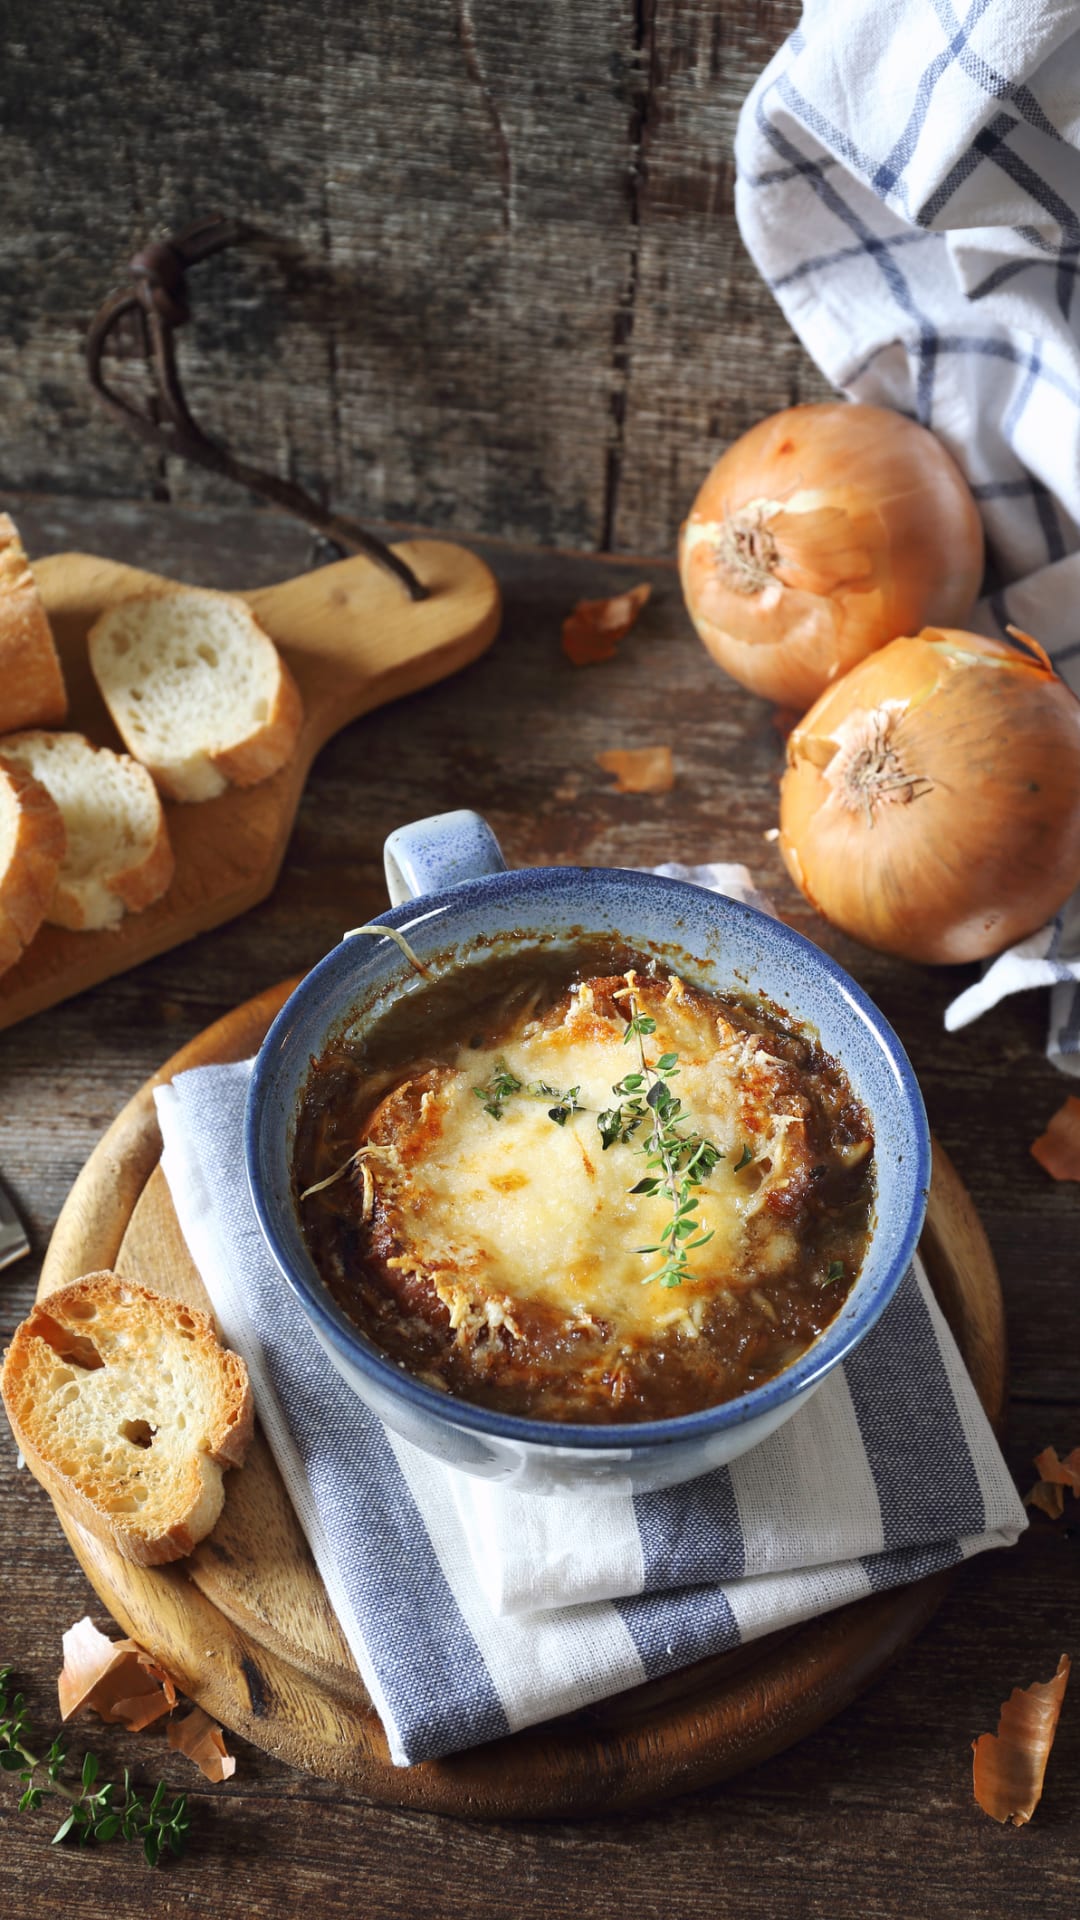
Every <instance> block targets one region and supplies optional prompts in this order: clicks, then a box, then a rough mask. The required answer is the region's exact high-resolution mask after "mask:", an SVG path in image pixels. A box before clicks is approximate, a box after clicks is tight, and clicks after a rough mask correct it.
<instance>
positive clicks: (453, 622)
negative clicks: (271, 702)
mask: <svg viewBox="0 0 1080 1920" xmlns="http://www.w3.org/2000/svg"><path fill="white" fill-rule="evenodd" d="M394 551H395V552H397V553H400V554H401V556H402V558H403V559H405V560H407V562H408V564H409V565H410V566H411V567H412V568H413V570H414V571H415V572H416V573H417V574H418V575H419V577H420V579H421V580H422V581H423V582H424V585H425V586H426V587H427V588H428V598H427V599H426V600H420V601H415V600H410V598H409V596H408V594H407V593H406V592H405V591H404V589H403V588H402V587H401V585H400V584H399V582H398V581H397V580H395V579H394V578H393V577H392V575H390V574H388V573H386V572H384V571H383V569H382V568H381V567H377V566H376V565H375V564H374V563H373V562H372V561H371V560H368V559H365V558H364V556H363V555H354V556H353V557H352V558H351V559H348V560H339V561H336V562H335V563H334V564H333V565H332V566H329V567H319V568H317V569H316V570H315V571H314V572H313V573H304V574H299V575H298V576H297V577H296V578H295V579H293V580H284V581H282V582H281V584H280V585H278V586H273V587H259V588H257V589H256V590H255V591H254V592H250V593H247V594H245V596H244V597H245V599H246V600H248V602H249V603H250V605H251V607H252V610H253V611H254V613H255V614H256V615H257V617H258V619H259V620H260V621H261V622H262V624H263V626H264V627H265V628H266V631H267V632H268V633H269V634H270V636H271V638H272V639H273V640H275V641H276V643H277V644H278V646H279V647H281V648H282V650H283V651H284V652H285V653H286V654H287V656H288V658H289V663H290V665H291V667H292V669H293V672H294V673H295V674H296V677H297V680H298V682H299V684H300V690H301V693H302V695H303V700H304V731H303V735H302V743H303V746H304V747H305V748H306V749H307V750H308V752H307V757H308V758H309V759H310V758H311V757H312V756H313V755H314V754H315V753H317V752H318V750H319V748H320V747H321V746H322V745H323V744H324V742H325V741H327V740H328V739H329V738H330V736H331V734H333V733H336V732H337V731H338V729H339V728H340V727H343V726H346V725H347V724H348V722H349V721H350V720H355V719H357V718H358V716H359V715H360V714H362V713H367V712H369V711H370V709H371V708H372V707H377V706H382V705H383V704H384V703H385V702H386V701H388V700H394V699H396V698H397V697H398V696H399V695H400V694H403V693H413V692H415V691H416V689H417V688H418V687H423V686H427V685H428V684H429V683H430V682H431V681H433V680H441V679H442V678H443V677H444V675H446V674H448V673H453V672H454V671H455V670H456V669H457V668H458V667H462V666H465V665H466V664H467V663H468V662H469V661H470V660H473V659H475V658H476V655H477V654H478V653H480V652H481V651H482V650H483V648H484V647H485V646H486V645H487V644H488V642H489V641H490V640H491V639H492V638H493V636H494V634H495V632H496V630H497V628H498V624H499V613H500V604H499V589H498V585H497V583H496V581H495V577H494V575H493V574H492V572H491V570H490V568H488V567H486V566H485V565H484V562H483V561H482V560H480V559H478V558H477V556H476V555H475V554H474V553H470V552H469V551H468V550H467V549H466V548H465V547H459V546H456V545H454V544H452V543H451V542H450V541H446V540H406V541H402V542H401V543H400V544H399V545H397V546H396V547H395V548H394Z"/></svg>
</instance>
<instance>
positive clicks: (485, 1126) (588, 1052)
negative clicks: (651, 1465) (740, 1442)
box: [294, 940, 874, 1422]
mask: <svg viewBox="0 0 1080 1920" xmlns="http://www.w3.org/2000/svg"><path fill="white" fill-rule="evenodd" d="M358 1028H359V1029H360V1030H359V1031H357V1030H350V1031H349V1032H347V1033H346V1035H345V1037H344V1038H343V1039H342V1041H341V1042H339V1043H338V1044H336V1045H334V1046H333V1047H331V1048H330V1049H328V1051H327V1052H326V1053H325V1054H324V1055H323V1057H322V1058H321V1059H320V1060H318V1061H317V1062H316V1063H315V1064H314V1066H313V1068H312V1072H311V1074H310V1077H309V1080H308V1084H307V1087H306V1089H305V1094H304V1099H303V1102H302V1108H301V1113H300V1117H299V1123H298V1128H297V1137H296V1151H295V1165H294V1178H295V1190H296V1197H297V1205H298V1210H299V1214H300V1218H301V1221H302V1224H303V1229H304V1233H305V1236H306V1238H307V1242H308V1245H309V1248H310V1250H311V1254H312V1257H313V1259H314V1261H315V1264H316V1266H317V1267H318V1269H319V1272H320V1273H321V1275H322V1277H323V1279H324V1281H325V1283H326V1285H327V1286H328V1288H329V1289H330V1291H331V1293H332V1294H333V1296H334V1298H335V1299H336V1300H337V1302H338V1303H339V1305H340V1306H341V1307H342V1309H343V1310H344V1311H345V1312H346V1313H347V1314H348V1315H349V1317H350V1318H351V1319H352V1320H354V1321H355V1323H356V1324H357V1326H358V1327H360V1328H361V1329H362V1331H363V1332H364V1333H365V1334H366V1335H368V1337H369V1338H370V1339H371V1340H372V1341H374V1342H375V1344H376V1345H377V1346H378V1347H380V1348H381V1349H382V1351H383V1352H384V1353H385V1354H386V1355H387V1356H388V1358H390V1359H391V1360H393V1361H396V1362H397V1363H398V1364H399V1365H401V1366H403V1367H405V1368H407V1369H408V1370H409V1371H410V1372H411V1373H413V1374H415V1375H416V1376H417V1377H418V1378H419V1379H421V1380H423V1381H426V1382H427V1383H428V1384H429V1385H431V1386H434V1387H438V1388H441V1389H443V1390H444V1391H445V1392H447V1393H450V1394H454V1395H457V1396H458V1397H460V1398H462V1399H464V1400H468V1401H473V1402H475V1403H477V1404H479V1405H482V1406H486V1407H492V1408H497V1409H500V1410H501V1411H503V1412H506V1413H514V1414H521V1415H525V1416H528V1417H531V1418H535V1419H542V1420H554V1421H580V1422H624V1421H626V1422H637V1421H642V1420H655V1419H665V1418H669V1417H672V1416H674V1415H677V1414H684V1413H689V1412H693V1411H696V1410H698V1409H699V1408H702V1407H707V1406H712V1405H715V1404H717V1403H718V1402H721V1401H724V1400H729V1399H732V1398H734V1397H735V1396H736V1395H738V1394H741V1393H743V1392H745V1391H746V1390H747V1389H748V1388H750V1387H754V1386H757V1385H759V1384H760V1383H761V1382H763V1381H765V1380H768V1379H770V1378H771V1377H772V1376H773V1375H775V1374H777V1373H779V1372H780V1371H781V1370H782V1369H783V1368H785V1367H787V1366H789V1365H790V1364H791V1363H792V1361H793V1360H795V1359H796V1358H797V1357H798V1356H799V1355H800V1354H802V1353H803V1352H805V1350H806V1348H807V1347H808V1346H809V1345H810V1344H811V1343H812V1342H813V1341H814V1340H815V1339H816V1338H817V1336H818V1335H819V1334H820V1333H821V1332H822V1330H823V1329H824V1328H825V1327H826V1326H827V1325H828V1324H829V1322H830V1321H831V1320H832V1319H833V1318H834V1317H835V1315H836V1313H837V1312H838V1310H839V1308H840V1307H841V1305H842V1303H843V1301H844V1299H845V1298H846V1296H847V1294H848V1292H849V1291H850V1289H851V1287H852V1285H853V1283H854V1280H855V1278H856V1276H857V1274H858V1271H859V1268H860V1265H861V1263H862V1260H863V1257H864V1254H865V1251H866V1246H867V1241H868V1237H869V1230H870V1223H871V1218H872V1211H873V1203H874V1173H873V1145H874V1143H873V1134H872V1129H871V1124H870V1119H869V1116H868V1114H867V1113H866V1110H865V1108H864V1107H863V1106H862V1105H861V1104H860V1102H859V1101H858V1100H857V1099H856V1097H855V1095H854V1093H853V1091H852V1088H851V1085H850V1083H849V1082H848V1080H847V1078H846V1076H845V1074H844V1072H843V1070H842V1068H841V1067H840V1066H839V1065H838V1064H837V1062H836V1061H834V1060H832V1059H831V1058H829V1056H828V1055H827V1054H825V1053H824V1052H823V1050H822V1049H821V1047H820V1045H819V1044H818V1043H817V1042H816V1040H815V1039H814V1038H813V1036H812V1035H810V1034H809V1033H807V1032H806V1031H804V1030H802V1029H800V1028H799V1027H798V1026H797V1025H796V1024H795V1023H794V1022H792V1021H790V1020H789V1019H788V1018H787V1017H786V1016H785V1015H784V1013H783V1011H782V1010H780V1009H777V1008H772V1007H763V1006H761V1005H759V1004H758V1003H757V1002H754V1001H752V1000H751V999H750V998H749V997H747V998H745V999H744V998H740V997H738V996H736V995H732V994H731V993H723V994H719V993H714V992H711V991H707V990H705V989H703V988H701V987H697V986H692V985H689V984H687V983H686V982H685V981H683V980H682V979H681V978H680V977H679V975H678V973H677V972H676V971H673V970H672V969H671V968H670V967H669V966H668V965H666V964H664V963H662V962H659V961H657V960H656V959H655V958H653V959H650V958H649V957H648V956H646V955H643V954H636V953H634V952H632V951H630V950H629V949H627V948H625V947H623V946H621V945H619V944H616V943H613V942H611V941H596V940H594V941H587V942H583V943H582V944H581V945H579V946H578V947H576V948H574V949H572V950H570V951H567V950H565V949H564V950H560V951H551V952H541V953H536V952H530V953H526V954H519V955H516V956H513V957H511V958H499V959H492V960H490V961H488V962H484V963H480V964H478V965H475V966H471V967H468V968H461V969H458V970H457V971H455V972H453V973H451V974H449V975H448V976H446V977H445V978H443V979H441V980H436V981H433V982H432V983H431V984H430V985H424V986H423V987H422V988H421V989H420V990H419V991H415V992H412V993H410V994H409V995H407V996H403V997H402V998H400V999H399V1000H397V1001H396V1002H394V1003H393V1004H391V1005H390V1006H389V1007H388V1008H387V1010H386V1011H385V1012H382V1013H379V1014H378V1015H377V1016H376V1017H374V1018H373V1019H371V1020H370V1021H369V1022H366V1023H358Z"/></svg>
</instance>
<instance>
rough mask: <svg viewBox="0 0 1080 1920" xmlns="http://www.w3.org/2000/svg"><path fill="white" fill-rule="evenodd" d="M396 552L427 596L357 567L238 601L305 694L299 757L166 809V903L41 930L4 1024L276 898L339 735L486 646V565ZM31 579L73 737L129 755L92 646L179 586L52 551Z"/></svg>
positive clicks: (342, 565) (489, 614) (434, 551)
mask: <svg viewBox="0 0 1080 1920" xmlns="http://www.w3.org/2000/svg"><path fill="white" fill-rule="evenodd" d="M400 551H401V553H402V555H403V557H404V558H405V559H406V560H407V561H408V563H409V565H410V566H411V567H412V568H413V571H414V572H415V573H416V574H417V576H418V578H419V579H421V580H422V581H423V584H424V585H425V587H426V588H427V589H428V597H427V599H425V600H421V601H420V602H414V601H412V600H410V598H409V596H408V595H407V593H405V592H404V590H403V588H402V587H401V586H400V585H399V583H398V582H397V580H395V579H393V578H392V577H391V575H390V574H388V573H387V572H385V571H384V570H383V569H382V568H380V567H376V566H374V565H373V564H372V562H371V561H370V560H367V559H362V558H358V557H354V558H352V559H348V560H341V561H338V562H337V563H336V564H335V565H334V566H329V567H321V568H319V569H318V570H317V571H316V572H314V573H305V574H301V575H300V576H298V577H297V578H295V579H292V580H282V581H279V582H278V583H277V584H275V585H274V586H270V587H259V588H257V589H255V590H254V591H252V592H249V593H246V594H245V595H244V596H243V597H244V598H245V599H246V600H248V601H249V602H250V604H251V607H252V610H253V612H254V613H255V614H256V615H257V617H258V619H259V621H260V623H261V625H262V626H263V627H264V629H265V631H266V632H267V633H268V634H269V635H270V637H271V639H272V640H273V641H274V642H275V643H276V645H277V646H278V647H279V648H280V650H281V653H282V655H283V656H284V658H285V660H286V661H287V663H288V665H289V667H290V668H291V670H292V673H293V677H294V679H295V681H296V684H297V686H298V688H299V690H300V697H301V699H302V701H303V703H304V714H303V720H302V723H301V727H300V732H299V735H298V738H297V742H296V747H295V750H294V752H293V754H292V755H291V757H290V759H289V760H288V761H287V762H286V764H285V766H283V767H281V768H279V770H278V772H277V773H275V774H274V775H273V776H272V777H271V778H270V779H269V780H261V781H260V782H259V783H258V785H257V786H253V787H243V788H241V787H228V788H227V789H226V791H225V792H224V793H223V794H221V795H220V796H219V797H218V798H217V799H215V800H204V801H201V802H199V803H198V804H192V803H187V804H185V803H181V802H176V801H171V802H166V804H165V819H166V823H167V825H168V830H169V839H170V842H171V844H172V849H173V853H174V855H175V857H176V872H175V874H174V876H173V880H172V884H171V885H170V887H169V888H168V891H167V892H166V893H165V894H163V895H162V897H161V899H160V900H155V902H154V903H153V905H152V906H150V907H147V908H146V909H145V911H144V912H142V913H129V914H125V916H124V918H123V920H122V921H121V922H120V924H119V926H117V927H116V928H110V929H109V930H108V931H103V932H96V933H71V932H69V931H68V930H67V929H66V928H63V927H56V926H49V925H46V926H43V927H41V928H40V929H39V931H38V932H37V934H36V935H35V936H34V938H33V940H32V941H31V942H30V945H29V946H28V947H27V949H26V951H25V953H24V954H23V957H22V959H21V960H20V961H19V963H18V965H17V966H15V967H11V968H9V969H8V971H7V972H6V973H5V974H4V975H3V977H2V978H0V1028H2V1027H6V1026H11V1025H12V1024H13V1023H14V1022H15V1021H16V1020H24V1019H26V1017H27V1015H28V1014H31V1013H40V1012H41V1011H42V1010H43V1009H44V1008H45V1007H51V1006H55V1005H56V1004H57V1002H58V1001H60V1000H67V999H69V998H70V997H71V995H72V994H75V993H82V992H83V991H84V990H85V988H87V987H91V986H96V985H97V983H98V982H99V981H100V980H107V979H109V978H110V977H111V976H112V975H113V974H115V973H121V972H123V971H124V969H125V968H127V967H132V966H136V965H137V964H138V962H139V961H141V960H149V959H151V958H152V957H153V955H154V954H158V953H163V952H164V951H165V949H166V948H167V947H175V946H178V945H179V944H180V943H181V942H182V941H184V940H190V939H191V937H192V935H193V934H196V933H205V932H207V930H208V929H209V928H210V927H216V926H219V925H220V923H221V921H223V920H228V919H230V918H231V917H232V915H233V914H237V913H243V912H244V911H245V909H246V908H248V907H253V906H254V905H255V904H256V902H257V901H259V900H262V899H265V897H266V895H267V894H268V893H269V892H270V889H271V888H272V886H273V884H274V881H275V880H276V879H277V875H278V868H279V867H280V865H281V860H282V856H283V854H284V852H285V847H286V843H287V841H288V838H289V834H290V833H291V831H292V824H293V820H294V818H295V816H296V809H297V806H298V805H299V802H300V795H301V793H302V792H303V789H304V781H305V780H306V778H307V775H308V769H309V768H310V766H311V762H312V761H313V759H314V758H315V755H316V754H317V753H318V751H319V749H320V747H323V746H325V745H326V742H327V740H328V739H329V738H330V736H331V734H333V733H336V732H337V730H338V728H339V727H343V726H346V725H347V724H348V722H349V721H350V720H355V719H357V718H358V716H359V715H360V714H362V713H370V712H371V711H372V709H373V708H375V707H380V706H382V705H384V703H385V702H386V701H387V700H396V699H400V697H401V695H402V694H405V693H415V691H416V689H417V688H418V687H423V686H430V684H431V682H432V681H434V680H441V679H442V678H443V676H444V675H445V674H448V673H454V672H456V671H457V670H458V668H460V667H463V666H466V665H467V664H468V663H469V661H471V660H475V659H476V657H477V655H478V654H479V653H482V652H483V650H484V648H485V647H486V646H490V644H491V641H492V640H493V639H494V637H495V633H496V630H497V628H498V624H499V590H498V587H497V586H496V584H495V580H494V578H493V576H492V574H491V572H490V570H489V569H488V568H487V567H486V566H485V565H484V563H483V562H482V561H481V560H478V559H477V557H476V555H475V554H472V553H470V552H468V550H467V549H466V548H465V547H457V546H454V545H453V544H452V543H451V542H449V541H446V540H414V541H407V542H406V543H405V544H404V545H403V546H402V547H401V549H400ZM35 578H36V580H37V585H38V590H39V592H40V594H41V598H42V602H43V605H44V607H45V610H46V612H47V614H48V616H49V622H50V625H51V627H52V630H53V634H54V636H55V639H56V645H57V650H58V652H59V654H60V659H61V661H62V663H63V669H64V682H65V685H66V687H67V691H68V699H69V703H70V710H69V713H68V717H67V720H66V721H65V726H67V727H70V728H73V729H75V730H76V731H78V732H81V733H85V734H86V735H87V736H88V738H89V739H91V740H92V741H93V742H94V743H95V745H96V746H101V747H112V748H113V749H114V750H117V751H122V750H123V748H124V742H123V741H122V740H121V739H120V736H119V734H118V733H117V731H116V728H115V727H114V725H113V722H112V718H111V716H110V714H109V711H108V709H107V707H106V705H105V702H104V700H103V699H102V697H101V694H100V693H99V691H98V688H97V684H96V682H95V680H94V676H93V673H92V671H91V668H90V659H89V652H88V648H87V644H86V643H87V635H88V634H89V631H90V628H91V627H92V626H93V624H94V621H95V620H96V619H97V618H98V616H99V615H100V614H102V613H105V612H106V611H107V610H108V609H109V608H111V607H114V606H117V605H119V603H120V602H121V601H123V600H129V599H131V598H132V597H133V596H134V595H136V594H141V593H160V592H163V591H166V590H167V589H168V588H169V587H170V586H172V585H174V584H176V583H175V582H172V581H169V580H166V579H163V578H162V577H161V575H160V574H156V573H148V572H146V571H145V570H144V569H142V568H138V567H126V566H120V565H118V564H117V562H116V561H114V560H105V559H100V558H97V557H95V556H94V555H91V554H85V553H63V554H56V555H54V556H53V557H52V558H51V559H48V560H44V561H42V563H41V565H40V566H39V567H37V568H36V569H35Z"/></svg>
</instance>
